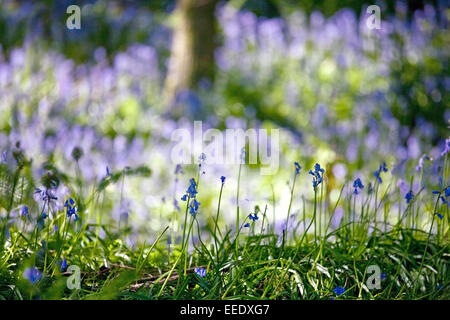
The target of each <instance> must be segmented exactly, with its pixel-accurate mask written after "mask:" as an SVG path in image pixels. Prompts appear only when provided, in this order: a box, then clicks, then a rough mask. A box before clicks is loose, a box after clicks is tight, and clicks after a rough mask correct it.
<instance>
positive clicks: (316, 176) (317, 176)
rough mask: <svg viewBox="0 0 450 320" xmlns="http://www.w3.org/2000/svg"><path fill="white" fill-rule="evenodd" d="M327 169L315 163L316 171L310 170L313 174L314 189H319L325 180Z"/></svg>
mask: <svg viewBox="0 0 450 320" xmlns="http://www.w3.org/2000/svg"><path fill="white" fill-rule="evenodd" d="M324 172H325V170H324V169H322V168H321V167H320V164H318V163H316V164H315V165H314V171H312V170H309V174H310V175H312V176H313V182H312V183H313V187H314V190H316V189H317V186H318V185H319V184H321V183H322V181H323V174H324Z"/></svg>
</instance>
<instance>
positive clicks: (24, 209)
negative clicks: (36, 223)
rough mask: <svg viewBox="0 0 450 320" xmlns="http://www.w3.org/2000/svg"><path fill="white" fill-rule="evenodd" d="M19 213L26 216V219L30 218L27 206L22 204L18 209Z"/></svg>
mask: <svg viewBox="0 0 450 320" xmlns="http://www.w3.org/2000/svg"><path fill="white" fill-rule="evenodd" d="M20 215H21V216H22V217H23V216H25V217H27V218H28V219H29V218H30V215H29V214H28V207H27V206H23V207H22V208H21V209H20Z"/></svg>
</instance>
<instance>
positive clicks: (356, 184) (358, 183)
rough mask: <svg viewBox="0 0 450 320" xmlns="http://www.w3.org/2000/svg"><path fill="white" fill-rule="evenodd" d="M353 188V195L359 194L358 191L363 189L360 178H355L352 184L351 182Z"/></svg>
mask: <svg viewBox="0 0 450 320" xmlns="http://www.w3.org/2000/svg"><path fill="white" fill-rule="evenodd" d="M353 188H355V190H354V191H353V193H354V194H359V191H358V189H359V190H361V189H363V188H364V185H363V184H362V182H361V179H360V178H357V179H356V180H355V181H354V182H353Z"/></svg>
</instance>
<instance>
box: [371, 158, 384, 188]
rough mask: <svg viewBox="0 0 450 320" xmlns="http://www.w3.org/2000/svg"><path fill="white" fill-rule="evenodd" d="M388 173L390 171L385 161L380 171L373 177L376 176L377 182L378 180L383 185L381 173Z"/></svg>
mask: <svg viewBox="0 0 450 320" xmlns="http://www.w3.org/2000/svg"><path fill="white" fill-rule="evenodd" d="M387 171H388V169H387V167H386V162H384V161H383V163H382V164H381V165H380V167H379V168H378V170H377V171H375V172H374V174H373V176H374V177H375V178H377V180H378V182H379V183H382V182H383V180H382V179H381V176H380V175H381V172H387Z"/></svg>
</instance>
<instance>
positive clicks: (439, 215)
mask: <svg viewBox="0 0 450 320" xmlns="http://www.w3.org/2000/svg"><path fill="white" fill-rule="evenodd" d="M435 215H437V216H438V218H439V219H441V220H442V219H443V218H444V216H443V215H442V214H440V213H439V212H436V213H435Z"/></svg>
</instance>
